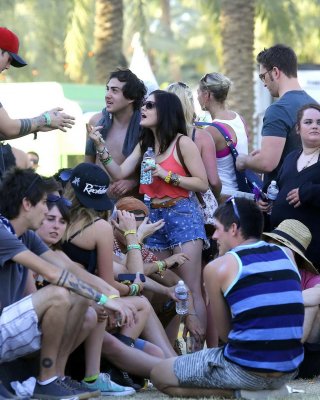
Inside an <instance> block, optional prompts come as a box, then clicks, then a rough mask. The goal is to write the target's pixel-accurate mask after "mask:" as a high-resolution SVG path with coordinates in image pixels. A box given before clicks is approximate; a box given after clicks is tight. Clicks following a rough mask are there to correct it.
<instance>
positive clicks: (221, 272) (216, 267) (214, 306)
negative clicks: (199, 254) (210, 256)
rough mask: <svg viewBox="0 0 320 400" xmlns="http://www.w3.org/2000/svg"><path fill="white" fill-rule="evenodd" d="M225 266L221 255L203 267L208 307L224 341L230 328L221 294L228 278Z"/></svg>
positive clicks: (228, 315)
mask: <svg viewBox="0 0 320 400" xmlns="http://www.w3.org/2000/svg"><path fill="white" fill-rule="evenodd" d="M227 267H228V266H227V265H226V264H225V256H222V257H219V258H217V259H216V260H214V261H212V262H210V263H209V264H208V265H207V266H206V267H205V269H204V282H205V287H206V291H207V294H208V297H209V300H210V308H211V310H212V312H213V317H214V320H215V324H216V326H217V328H218V334H219V338H220V339H221V340H223V341H224V342H225V343H226V342H227V340H228V334H229V332H230V330H231V316H230V310H229V308H228V305H227V303H226V301H225V298H224V295H223V287H224V286H225V283H226V279H228V272H227V269H228V268H227Z"/></svg>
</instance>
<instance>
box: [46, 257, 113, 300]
mask: <svg viewBox="0 0 320 400" xmlns="http://www.w3.org/2000/svg"><path fill="white" fill-rule="evenodd" d="M41 258H43V259H45V260H46V261H48V262H50V263H51V264H54V265H57V266H59V267H60V268H61V269H63V268H64V269H66V270H68V271H69V272H71V273H73V274H74V275H76V276H77V277H78V278H79V279H81V280H83V281H84V282H85V283H87V284H88V285H90V286H92V287H94V288H95V289H97V290H98V291H100V292H101V293H105V294H106V295H108V296H110V295H112V294H119V292H118V291H117V290H116V289H115V288H114V287H112V286H111V285H109V284H108V283H107V282H105V281H104V280H103V279H101V278H99V277H98V276H96V275H93V274H90V273H89V272H88V271H86V270H85V269H84V268H83V267H81V266H79V264H77V263H75V262H73V261H72V260H71V259H70V258H69V257H68V256H67V255H66V254H65V253H63V252H62V251H52V250H49V251H46V252H45V253H44V254H42V255H41Z"/></svg>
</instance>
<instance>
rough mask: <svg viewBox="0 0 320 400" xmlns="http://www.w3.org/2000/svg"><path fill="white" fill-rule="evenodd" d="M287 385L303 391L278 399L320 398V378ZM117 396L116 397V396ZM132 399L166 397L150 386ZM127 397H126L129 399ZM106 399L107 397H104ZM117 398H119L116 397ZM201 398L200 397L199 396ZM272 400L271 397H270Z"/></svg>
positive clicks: (142, 399) (176, 399) (311, 399)
mask: <svg viewBox="0 0 320 400" xmlns="http://www.w3.org/2000/svg"><path fill="white" fill-rule="evenodd" d="M289 386H290V387H291V388H293V389H298V390H303V391H304V392H303V393H293V394H291V395H289V396H286V397H281V398H279V397H277V399H278V400H301V399H304V400H306V399H307V400H320V379H318V378H315V379H312V380H311V379H310V380H304V379H297V380H294V381H291V382H289ZM113 398H115V397H108V399H113ZM117 398H118V397H117ZM129 398H130V399H134V400H155V399H164V398H168V397H167V396H166V395H164V394H162V393H160V392H159V391H158V390H156V389H154V388H152V389H147V390H143V391H141V392H139V393H137V394H135V395H134V396H131V397H129ZM129 398H128V399H129ZM104 399H107V397H104ZM118 399H119V398H118ZM171 399H172V400H178V398H177V397H172V398H171ZM184 399H185V398H182V397H180V398H179V400H184ZM200 399H201V398H200ZM211 399H216V400H217V399H218V397H213V396H212V397H211ZM270 400H272V398H270Z"/></svg>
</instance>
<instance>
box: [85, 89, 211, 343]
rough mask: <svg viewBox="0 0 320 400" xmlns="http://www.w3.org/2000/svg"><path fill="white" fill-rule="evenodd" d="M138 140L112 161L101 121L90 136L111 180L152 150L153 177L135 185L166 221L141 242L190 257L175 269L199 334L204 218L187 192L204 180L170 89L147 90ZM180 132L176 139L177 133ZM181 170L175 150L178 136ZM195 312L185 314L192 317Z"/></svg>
mask: <svg viewBox="0 0 320 400" xmlns="http://www.w3.org/2000/svg"><path fill="white" fill-rule="evenodd" d="M140 125H141V127H142V134H141V141H140V143H139V144H137V146H136V147H135V149H134V151H133V152H132V153H131V154H130V156H129V157H128V158H127V159H126V160H125V161H124V162H123V163H122V164H121V165H118V164H116V163H115V162H114V161H113V159H112V155H111V154H110V153H109V151H108V149H107V148H106V146H105V142H104V140H103V139H102V137H101V134H100V132H99V130H100V129H101V127H100V126H97V127H95V128H94V129H93V130H92V131H91V133H90V137H91V138H92V139H93V141H94V143H95V145H96V150H97V153H98V155H99V157H100V161H101V163H102V164H103V165H104V167H105V169H106V170H107V172H108V174H109V175H110V176H111V177H112V179H114V180H117V179H124V178H126V177H127V176H129V175H130V174H132V173H133V171H134V170H135V169H136V168H137V166H138V165H139V164H140V163H141V160H142V155H143V154H144V152H145V151H146V149H147V148H148V147H152V148H153V149H154V150H155V154H156V166H155V168H154V169H153V170H152V176H153V182H152V184H150V185H140V193H143V194H146V195H147V196H148V197H149V198H150V199H151V200H150V215H149V218H150V221H151V222H155V221H158V220H159V219H163V220H164V222H165V225H164V227H163V228H161V229H160V230H158V231H157V232H155V233H154V234H153V235H152V236H150V237H149V238H148V239H147V241H146V246H148V247H149V248H151V249H152V250H153V251H154V252H155V253H156V255H157V257H159V258H160V259H163V258H166V257H168V256H170V254H172V253H173V254H175V253H180V252H183V253H185V254H187V255H188V257H189V260H188V261H186V262H185V263H184V264H183V266H181V267H178V268H177V273H178V274H179V276H180V277H181V278H182V279H183V280H184V281H185V283H186V284H187V285H188V287H189V289H190V291H191V292H192V296H193V299H194V307H195V310H196V314H197V316H198V317H199V320H200V321H201V324H199V329H200V331H201V332H199V334H200V336H201V337H204V334H205V329H206V310H205V303H204V300H203V296H202V292H201V253H202V247H203V240H204V239H205V238H206V234H205V230H204V225H203V219H202V216H201V215H200V213H199V210H198V208H197V207H198V206H197V203H196V201H195V200H194V199H191V198H190V196H189V192H190V191H193V192H200V191H201V192H204V191H206V190H207V189H208V179H207V175H206V171H205V167H204V165H203V162H202V159H201V155H200V153H199V150H198V148H197V146H196V145H195V143H194V142H193V141H192V140H191V139H190V138H189V137H188V136H187V129H186V121H185V116H184V112H183V108H182V105H181V102H180V100H179V98H178V96H176V95H175V94H173V93H168V92H165V91H163V90H155V91H154V92H152V93H151V94H150V95H149V97H148V99H147V101H146V102H145V103H144V104H143V106H142V108H141V122H140ZM179 137H180V138H179ZM178 138H179V147H180V150H181V156H182V158H183V161H184V163H185V166H186V168H187V169H188V171H186V170H185V169H184V168H183V166H182V164H181V162H180V159H179V156H178V154H177V139H178ZM197 316H191V315H190V316H189V317H190V318H196V317H197Z"/></svg>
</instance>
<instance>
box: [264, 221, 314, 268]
mask: <svg viewBox="0 0 320 400" xmlns="http://www.w3.org/2000/svg"><path fill="white" fill-rule="evenodd" d="M262 236H269V237H271V238H272V239H274V240H276V241H277V242H279V244H280V245H283V246H286V247H289V249H291V250H292V251H294V252H295V253H297V254H299V255H300V256H301V257H302V258H303V259H304V260H305V261H306V263H305V264H304V267H305V268H306V269H308V270H309V271H311V272H313V273H314V274H319V272H318V271H317V270H316V268H315V267H314V265H313V264H312V262H311V261H310V260H308V258H307V257H306V256H305V252H306V250H307V248H308V246H309V244H310V242H311V239H312V235H311V232H310V230H309V229H308V228H307V227H306V226H305V225H304V224H303V223H302V222H300V221H298V220H296V219H285V220H284V221H282V222H281V223H280V224H279V226H277V227H276V228H275V229H274V230H273V231H272V232H263V234H262Z"/></svg>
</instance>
